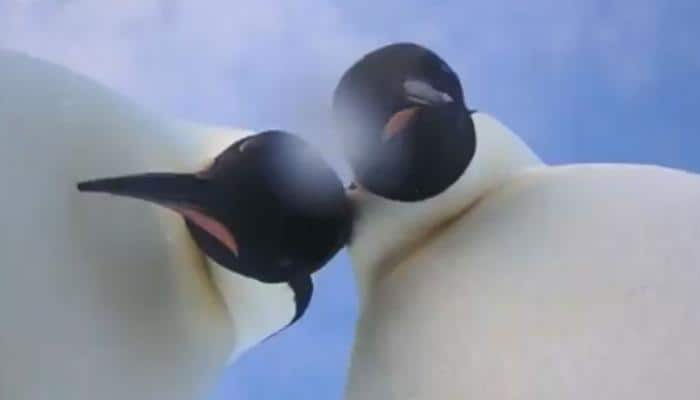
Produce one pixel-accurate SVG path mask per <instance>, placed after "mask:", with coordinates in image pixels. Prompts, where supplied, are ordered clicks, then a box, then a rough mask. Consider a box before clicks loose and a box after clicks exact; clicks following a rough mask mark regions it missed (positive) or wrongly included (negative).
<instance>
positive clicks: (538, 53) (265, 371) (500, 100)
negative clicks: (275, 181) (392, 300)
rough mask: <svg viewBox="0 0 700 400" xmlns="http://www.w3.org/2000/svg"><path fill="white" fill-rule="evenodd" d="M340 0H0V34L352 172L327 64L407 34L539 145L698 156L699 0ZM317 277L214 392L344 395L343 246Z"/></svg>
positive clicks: (583, 158) (349, 281) (182, 113)
mask: <svg viewBox="0 0 700 400" xmlns="http://www.w3.org/2000/svg"><path fill="white" fill-rule="evenodd" d="M350 3H351V2H340V1H328V0H297V1H294V2H291V1H288V0H260V1H258V2H255V3H254V2H238V1H224V0H220V1H213V0H198V1H195V0H190V1H185V0H180V1H177V0H171V1H167V0H163V1H156V0H121V1H116V0H113V1H107V0H101V1H97V0H95V1H84V0H75V1H71V0H63V1H59V0H55V1H38V0H37V1H30V0H0V46H2V47H11V48H15V49H20V50H23V51H25V52H28V53H31V54H34V55H38V56H41V57H43V58H47V59H50V60H53V61H56V62H59V63H61V64H65V65H68V66H70V67H72V68H73V69H75V70H78V71H80V72H82V73H84V74H87V75H89V76H91V77H94V78H96V79H98V80H99V81H101V82H103V83H104V84H107V85H108V86H111V87H113V88H115V89H116V90H119V91H121V92H123V93H126V94H127V95H129V96H130V97H131V98H133V99H134V100H135V101H137V102H139V103H141V104H142V105H144V106H145V107H148V108H151V109H153V110H155V111H158V112H162V113H165V114H170V115H173V116H175V117H178V118H186V119H193V120H198V121H202V122H209V123H217V124H226V125H233V126H238V127H245V128H251V129H267V128H280V127H281V128H286V129H288V130H291V131H293V132H296V133H299V134H301V135H303V136H304V137H305V138H307V139H308V140H310V141H312V142H314V143H315V144H316V145H317V146H319V147H321V148H323V150H324V152H325V153H326V154H327V155H328V158H329V159H330V160H331V162H332V163H333V164H334V165H335V166H336V167H337V168H338V170H339V171H340V172H341V173H342V174H343V175H344V176H347V168H346V166H345V165H344V164H343V162H342V159H341V157H340V156H339V153H340V152H339V148H338V145H337V142H336V140H335V138H334V137H333V132H332V130H330V129H329V124H328V112H327V111H328V104H329V100H330V95H331V91H332V89H333V86H334V85H335V82H336V81H337V79H338V77H339V76H340V74H341V73H342V72H343V70H344V68H347V67H348V66H349V65H350V64H351V63H352V62H353V61H354V60H356V59H357V58H358V57H359V56H361V55H362V54H363V53H365V52H367V51H369V50H372V49H374V48H375V47H378V46H381V45H384V44H388V43H391V42H395V41H415V42H418V43H422V44H425V45H427V46H429V47H431V48H433V49H434V50H436V51H437V52H438V53H440V54H441V55H443V57H445V58H446V59H447V61H448V62H449V63H450V64H451V65H452V66H453V67H454V69H455V71H457V72H458V74H460V76H461V77H462V83H463V85H464V87H465V92H466V96H467V101H468V103H469V104H470V106H471V107H473V108H477V109H479V110H482V111H487V112H489V113H491V114H493V115H495V116H496V117H498V118H499V119H500V120H502V121H504V122H505V123H506V124H507V125H509V126H510V127H511V128H512V129H513V130H514V131H515V132H516V133H518V134H519V135H520V136H522V137H523V138H524V139H525V140H526V141H527V142H528V143H529V144H530V145H531V146H532V147H533V148H534V149H535V151H536V152H537V153H539V154H540V155H541V156H542V157H543V158H544V159H545V160H546V161H548V162H550V163H553V164H561V163H572V162H590V161H596V162H598V161H605V162H640V163H655V164H662V165H666V166H672V167H677V168H684V169H689V170H693V171H698V172H700V155H698V148H700V146H699V145H700V128H698V125H699V124H698V117H697V114H698V109H699V108H700V79H698V78H699V77H700V46H699V45H698V42H697V39H698V38H700V25H698V24H697V21H698V20H699V19H700V3H699V2H697V1H693V0H687V1H680V0H679V1H674V2H673V3H672V4H670V3H671V2H667V1H656V0H611V1H597V0H596V1H585V0H579V1H573V0H560V1H558V2H556V3H555V2H550V1H544V0H533V1H529V2H523V1H503V0H492V1H488V2H472V1H461V0H460V1H457V0H450V1H441V2H432V1H431V2H429V1H420V0H405V1H398V0H389V1H383V2H380V1H377V0H374V1H366V0H358V1H354V2H352V4H350ZM650 190H653V188H650ZM316 286H317V290H316V294H315V296H314V299H313V301H312V305H311V308H310V309H309V311H308V313H307V315H306V317H305V318H304V319H303V320H302V321H301V322H300V323H298V324H297V325H295V326H294V327H292V328H290V329H289V330H288V331H287V332H286V333H285V334H283V335H279V336H277V337H276V338H275V339H273V340H270V341H268V342H266V343H265V344H264V345H263V346H260V347H258V348H256V349H254V350H253V351H252V352H250V353H249V354H247V355H246V356H244V357H243V358H242V359H241V360H240V362H239V363H238V364H237V365H235V366H234V367H232V368H231V369H230V370H228V371H227V372H226V374H225V376H224V377H223V378H222V381H221V383H220V384H219V386H218V387H217V388H216V389H215V390H214V393H213V394H212V396H213V397H212V398H213V399H216V400H219V399H255V400H264V399H279V398H303V399H340V398H341V393H342V385H343V382H344V379H345V370H346V367H347V363H348V357H349V352H350V346H351V340H352V331H353V325H354V321H355V318H356V316H357V310H356V299H355V294H354V287H353V278H352V273H351V271H350V267H349V259H348V257H347V254H345V252H342V253H341V254H340V255H339V256H338V257H336V259H335V260H334V261H333V262H332V263H331V264H330V265H329V267H328V268H326V269H325V270H324V271H323V272H322V273H321V274H320V275H319V277H318V281H317V285H316Z"/></svg>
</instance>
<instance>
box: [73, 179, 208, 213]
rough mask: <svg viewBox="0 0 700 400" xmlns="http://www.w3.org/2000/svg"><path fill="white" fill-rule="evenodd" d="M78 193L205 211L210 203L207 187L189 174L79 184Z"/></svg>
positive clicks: (92, 181)
mask: <svg viewBox="0 0 700 400" xmlns="http://www.w3.org/2000/svg"><path fill="white" fill-rule="evenodd" d="M77 186H78V190H79V191H81V192H98V193H109V194H112V195H115V196H123V197H132V198H136V199H141V200H146V201H150V202H153V203H157V204H160V205H163V206H166V207H167V206H176V207H183V206H184V207H191V208H198V209H204V208H208V207H207V206H209V205H211V203H212V195H213V193H211V188H210V184H209V182H208V181H207V180H205V179H202V178H199V177H197V176H195V175H192V174H174V173H148V174H138V175H127V176H120V177H115V178H104V179H95V180H90V181H85V182H80V183H78V185H77Z"/></svg>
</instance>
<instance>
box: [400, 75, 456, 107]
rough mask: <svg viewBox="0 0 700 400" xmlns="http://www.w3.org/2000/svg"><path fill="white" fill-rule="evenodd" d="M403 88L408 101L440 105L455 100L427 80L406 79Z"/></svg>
mask: <svg viewBox="0 0 700 400" xmlns="http://www.w3.org/2000/svg"><path fill="white" fill-rule="evenodd" d="M403 89H404V92H405V93H406V98H407V99H408V101H410V102H411V103H414V104H420V105H425V106H440V105H443V104H448V103H452V102H453V101H454V99H453V98H452V96H450V95H449V94H447V93H445V92H441V91H439V90H437V89H435V88H434V87H432V86H430V84H428V83H426V82H423V81H419V80H415V79H409V80H406V81H405V82H404V83H403Z"/></svg>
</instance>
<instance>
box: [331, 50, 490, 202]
mask: <svg viewBox="0 0 700 400" xmlns="http://www.w3.org/2000/svg"><path fill="white" fill-rule="evenodd" d="M333 113H334V117H335V120H336V124H337V128H338V130H339V131H340V133H341V134H342V135H343V140H344V143H345V148H346V149H347V155H348V158H349V161H350V164H351V167H352V169H353V172H354V174H355V177H356V180H357V181H358V183H359V184H360V185H362V186H363V187H365V188H366V189H367V190H369V191H370V192H373V193H375V194H377V195H380V196H383V197H386V198H389V199H392V200H399V201H419V200H424V199H427V198H430V197H433V196H436V195H438V194H440V193H442V192H443V191H444V190H446V189H447V188H448V187H449V186H450V185H452V184H453V183H454V182H455V181H456V180H457V179H458V178H459V177H460V176H461V175H462V173H463V172H464V171H465V169H466V168H467V166H468V164H469V162H470V161H471V159H472V157H473V156H474V151H475V146H476V143H475V142H476V136H475V133H474V124H473V122H472V120H471V116H470V112H469V111H468V110H467V107H466V105H465V103H464V94H463V93H462V87H461V84H460V82H459V78H458V77H457V75H456V74H455V73H454V72H453V71H452V69H451V68H450V67H449V66H448V65H447V63H445V62H444V61H443V60H442V59H441V58H440V57H439V56H437V55H436V54H435V53H433V52H432V51H430V50H428V49H426V48H424V47H421V46H418V45H415V44H410V43H399V44H393V45H389V46H386V47H383V48H380V49H378V50H375V51H373V52H371V53H369V54H367V55H366V56H364V57H363V58H362V59H361V60H359V61H358V62H357V63H355V64H354V65H353V66H352V67H351V68H350V69H349V70H348V71H346V72H345V74H344V75H343V77H342V78H341V80H340V83H339V84H338V86H337V87H336V90H335V94H334V98H333Z"/></svg>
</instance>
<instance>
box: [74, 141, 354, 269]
mask: <svg viewBox="0 0 700 400" xmlns="http://www.w3.org/2000/svg"><path fill="white" fill-rule="evenodd" d="M78 189H79V190H81V191H88V192H106V193H111V194H114V195H119V196H127V197H134V198H138V199H142V200H147V201H150V202H154V203H157V204H159V205H162V206H165V207H167V208H170V209H172V210H174V211H176V212H178V213H179V214H180V215H182V216H183V217H184V218H185V220H186V222H187V226H188V228H189V230H190V232H191V234H192V236H193V238H194V240H195V242H196V243H197V244H198V246H199V247H200V248H201V249H202V251H204V253H206V254H207V255H208V256H209V257H210V258H211V259H213V260H214V261H216V262H217V263H218V264H220V265H222V266H224V267H226V268H229V269H230V270H232V271H234V272H237V273H240V274H242V275H245V276H247V277H250V278H254V279H257V280H259V281H262V282H270V283H279V282H298V281H299V277H304V276H306V277H308V275H310V274H311V273H313V272H315V271H317V270H318V269H320V268H321V267H322V266H323V265H324V264H325V263H326V262H328V260H329V259H330V258H331V257H332V256H333V255H334V254H335V253H336V252H337V251H338V250H339V249H340V248H341V247H342V246H343V245H344V244H345V241H346V239H347V236H348V234H349V224H350V215H349V207H348V204H347V202H346V198H345V195H344V191H343V187H342V183H341V182H340V180H339V178H338V177H337V175H336V174H335V172H334V171H333V170H332V169H331V168H330V166H328V165H327V164H326V162H325V161H324V160H323V158H322V157H321V156H320V154H318V153H317V152H316V151H315V150H314V149H312V148H311V147H310V146H309V145H307V144H306V143H305V142H303V141H302V140H301V139H299V138H297V137H295V136H293V135H291V134H288V133H285V132H281V131H267V132H263V133H259V134H256V135H252V136H248V137H246V138H244V139H242V140H239V141H238V142H236V143H234V144H233V145H231V146H230V147H229V148H227V149H226V150H225V151H224V152H222V153H221V154H219V156H218V157H216V159H215V160H214V162H213V163H212V164H211V165H210V166H209V167H207V168H206V169H205V170H203V171H200V172H197V173H192V174H187V173H147V174H141V175H130V176H123V177H117V178H107V179H99V180H93V181H88V182H83V183H80V184H78Z"/></svg>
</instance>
